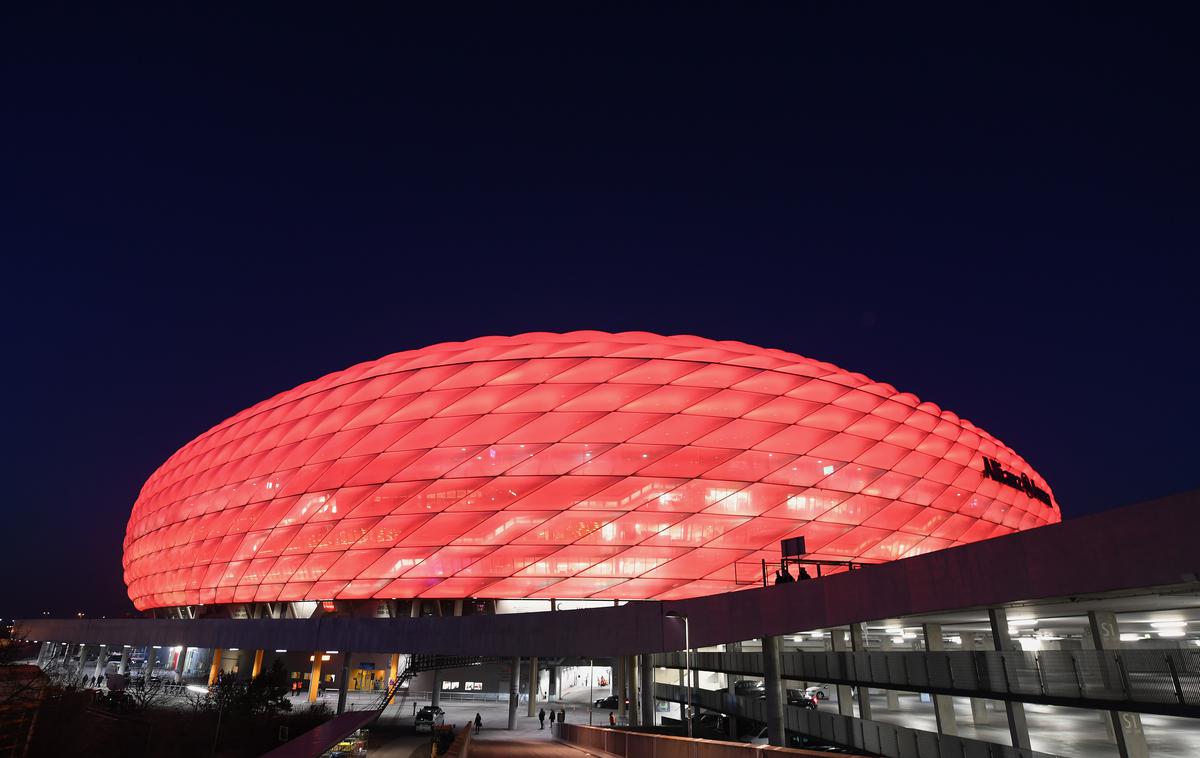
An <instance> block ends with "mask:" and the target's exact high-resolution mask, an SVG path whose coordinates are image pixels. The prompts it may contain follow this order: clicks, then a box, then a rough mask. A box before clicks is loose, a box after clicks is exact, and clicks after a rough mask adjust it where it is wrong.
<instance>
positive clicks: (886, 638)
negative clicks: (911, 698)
mask: <svg viewBox="0 0 1200 758" xmlns="http://www.w3.org/2000/svg"><path fill="white" fill-rule="evenodd" d="M879 647H880V648H882V649H883V651H884V652H890V651H892V650H894V649H895V648H896V643H895V642H892V636H891V635H890V634H887V633H885V634H884V635H883V637H881V638H880V641H879ZM883 696H884V697H885V698H886V699H887V709H888V710H889V711H893V712H894V711H898V710H900V693H899V692H898V691H896V690H884V691H883Z"/></svg>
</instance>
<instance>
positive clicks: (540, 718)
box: [538, 708, 546, 729]
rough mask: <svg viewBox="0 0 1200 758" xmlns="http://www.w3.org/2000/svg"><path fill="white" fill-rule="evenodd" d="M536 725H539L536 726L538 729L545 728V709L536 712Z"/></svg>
mask: <svg viewBox="0 0 1200 758" xmlns="http://www.w3.org/2000/svg"><path fill="white" fill-rule="evenodd" d="M538 724H539V725H540V726H538V729H545V728H546V709H545V708H543V709H541V710H540V711H538Z"/></svg>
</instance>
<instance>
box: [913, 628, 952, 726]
mask: <svg viewBox="0 0 1200 758" xmlns="http://www.w3.org/2000/svg"><path fill="white" fill-rule="evenodd" d="M921 630H922V631H923V632H924V633H925V652H926V653H940V652H942V651H944V650H945V649H946V646H945V643H943V642H942V625H941V624H924V625H922V627H921ZM933 713H934V715H935V716H937V730H938V734H948V735H950V736H951V737H957V736H958V722H957V721H955V720H954V698H952V697H950V696H949V695H934V696H933Z"/></svg>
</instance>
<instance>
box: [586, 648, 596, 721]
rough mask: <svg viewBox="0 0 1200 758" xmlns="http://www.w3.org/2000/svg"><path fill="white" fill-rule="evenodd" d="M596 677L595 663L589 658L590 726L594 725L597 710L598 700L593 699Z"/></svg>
mask: <svg viewBox="0 0 1200 758" xmlns="http://www.w3.org/2000/svg"><path fill="white" fill-rule="evenodd" d="M595 678H596V669H595V663H594V661H593V660H592V659H591V658H588V726H591V725H592V714H593V713H594V712H595V710H596V702H595V701H594V700H592V680H593V679H595Z"/></svg>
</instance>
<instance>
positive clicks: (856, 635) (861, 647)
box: [850, 624, 871, 719]
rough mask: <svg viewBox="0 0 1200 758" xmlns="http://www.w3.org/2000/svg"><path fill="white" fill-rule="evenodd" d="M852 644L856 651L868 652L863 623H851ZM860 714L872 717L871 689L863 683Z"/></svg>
mask: <svg viewBox="0 0 1200 758" xmlns="http://www.w3.org/2000/svg"><path fill="white" fill-rule="evenodd" d="M850 646H851V647H853V648H854V652H856V653H865V652H867V640H866V637H865V636H864V634H863V625H862V624H851V625H850ZM858 716H859V718H864V719H870V718H871V690H869V689H867V687H865V686H863V685H861V684H860V685H858Z"/></svg>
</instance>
